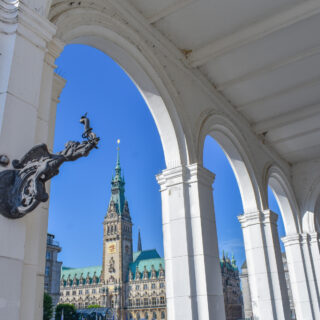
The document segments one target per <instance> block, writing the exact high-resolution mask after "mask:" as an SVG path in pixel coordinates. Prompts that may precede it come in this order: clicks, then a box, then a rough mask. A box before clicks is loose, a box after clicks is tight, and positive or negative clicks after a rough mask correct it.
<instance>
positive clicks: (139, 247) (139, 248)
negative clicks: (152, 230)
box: [138, 229, 142, 251]
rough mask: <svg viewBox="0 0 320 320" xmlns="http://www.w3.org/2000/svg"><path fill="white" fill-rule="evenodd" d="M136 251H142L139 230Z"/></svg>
mask: <svg viewBox="0 0 320 320" xmlns="http://www.w3.org/2000/svg"><path fill="white" fill-rule="evenodd" d="M138 251H142V243H141V234H140V229H139V233H138Z"/></svg>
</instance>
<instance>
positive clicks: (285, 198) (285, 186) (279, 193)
mask: <svg viewBox="0 0 320 320" xmlns="http://www.w3.org/2000/svg"><path fill="white" fill-rule="evenodd" d="M268 185H269V186H270V188H271V189H272V191H273V193H274V195H275V198H276V200H277V202H278V205H279V208H280V211H281V216H282V219H283V224H284V228H285V231H286V235H290V234H296V233H298V232H299V230H300V229H301V228H300V226H299V219H298V217H299V207H298V204H297V201H296V198H295V195H294V192H293V190H292V188H291V186H290V183H289V181H288V180H287V178H286V176H285V174H284V173H283V171H282V170H281V169H280V168H279V167H277V166H275V165H272V166H270V167H268V168H267V170H266V174H265V190H266V194H268V193H267V189H268Z"/></svg>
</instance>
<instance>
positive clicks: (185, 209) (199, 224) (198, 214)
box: [157, 164, 225, 320]
mask: <svg viewBox="0 0 320 320" xmlns="http://www.w3.org/2000/svg"><path fill="white" fill-rule="evenodd" d="M157 179H158V182H159V184H160V187H161V197H162V219H163V239H164V251H165V262H166V286H167V292H166V293H167V313H168V319H169V320H189V319H190V320H191V319H192V320H194V319H197V320H198V319H199V320H200V319H201V320H209V319H219V320H224V319H225V310H224V298H223V290H222V280H221V269H220V259H219V252H218V241H217V232H216V224H215V215H214V207H213V195H212V183H213V180H214V175H213V174H212V173H211V172H210V171H208V170H206V169H204V168H203V167H201V166H199V165H197V164H194V165H190V166H181V167H177V168H173V169H167V170H164V171H163V172H162V174H160V175H158V177H157Z"/></svg>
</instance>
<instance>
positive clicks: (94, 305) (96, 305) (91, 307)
mask: <svg viewBox="0 0 320 320" xmlns="http://www.w3.org/2000/svg"><path fill="white" fill-rule="evenodd" d="M94 308H102V307H101V306H99V305H98V304H90V305H89V306H87V309H94Z"/></svg>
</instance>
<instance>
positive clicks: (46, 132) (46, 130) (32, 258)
mask: <svg viewBox="0 0 320 320" xmlns="http://www.w3.org/2000/svg"><path fill="white" fill-rule="evenodd" d="M62 49H63V44H62V43H60V41H58V40H56V39H53V40H52V41H50V42H49V43H48V46H47V52H46V55H45V57H44V64H43V69H42V78H41V88H40V96H39V106H38V113H37V122H36V131H35V136H34V144H40V143H46V144H47V145H48V147H49V150H50V151H52V146H53V139H54V125H55V116H56V108H57V101H58V96H59V95H60V92H61V90H62V88H63V86H64V84H65V82H64V80H63V79H62V78H61V77H59V76H57V75H55V74H54V69H55V68H56V65H55V64H54V61H55V59H56V58H57V56H58V55H59V54H60V53H61V51H62ZM59 90H60V91H59ZM46 189H47V192H48V193H49V192H50V181H48V182H47V183H46ZM48 210H49V202H46V203H42V204H40V205H39V207H38V208H37V209H36V210H35V212H33V213H31V214H29V215H28V216H26V217H25V220H26V225H27V232H26V240H25V243H26V244H25V259H24V273H23V278H22V286H23V288H22V300H23V301H24V303H23V305H22V306H21V308H20V317H21V319H23V320H27V319H30V320H33V319H41V318H42V313H43V311H42V301H43V291H44V271H45V253H46V240H47V230H48ZM30 293H32V294H30ZM26 302H27V303H26ZM32 303H33V304H32ZM26 315H28V316H26ZM29 315H30V316H29Z"/></svg>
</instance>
